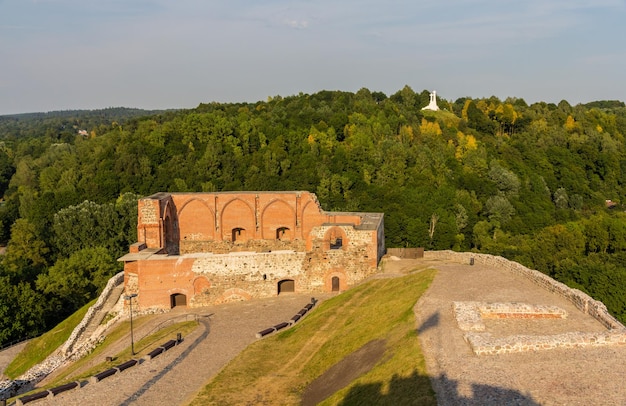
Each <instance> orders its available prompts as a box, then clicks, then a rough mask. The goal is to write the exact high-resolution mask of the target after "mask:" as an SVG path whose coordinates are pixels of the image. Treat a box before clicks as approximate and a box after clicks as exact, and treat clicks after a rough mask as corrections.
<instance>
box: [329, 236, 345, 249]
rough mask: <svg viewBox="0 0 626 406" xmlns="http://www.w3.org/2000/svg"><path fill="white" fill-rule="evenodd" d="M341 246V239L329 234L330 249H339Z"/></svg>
mask: <svg viewBox="0 0 626 406" xmlns="http://www.w3.org/2000/svg"><path fill="white" fill-rule="evenodd" d="M342 246H343V239H342V238H341V237H334V236H331V239H330V249H331V250H340V249H341V247H342Z"/></svg>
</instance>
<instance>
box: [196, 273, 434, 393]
mask: <svg viewBox="0 0 626 406" xmlns="http://www.w3.org/2000/svg"><path fill="white" fill-rule="evenodd" d="M435 272H436V271H434V270H424V271H422V272H419V273H413V274H410V275H408V276H405V277H402V278H395V279H379V280H373V281H370V282H368V283H366V284H363V285H360V286H358V287H355V288H353V289H351V290H348V291H347V292H345V293H343V294H341V295H339V296H336V297H334V298H332V299H330V300H327V301H325V302H324V303H322V304H321V305H320V306H319V308H317V309H315V311H313V312H312V313H311V314H309V315H308V316H307V317H306V318H305V319H304V320H302V322H300V323H298V324H296V325H295V326H294V327H292V328H291V329H289V330H287V331H285V332H282V333H279V334H277V335H274V336H270V337H267V338H265V339H263V340H260V341H257V342H256V343H254V344H253V345H251V346H249V347H248V348H247V349H246V350H245V351H244V352H242V353H241V354H240V355H239V356H238V357H237V358H235V359H234V360H233V361H232V362H231V363H230V364H229V365H227V366H226V368H224V369H223V370H222V372H221V373H220V374H219V375H218V376H217V377H216V378H215V379H213V380H212V381H211V382H209V383H208V384H207V386H206V387H205V388H204V389H203V390H202V391H201V392H200V393H199V394H198V396H197V397H196V399H195V400H194V401H193V402H192V403H191V404H192V405H211V404H220V405H227V404H233V405H234V404H299V403H300V402H301V401H302V395H303V393H304V391H305V389H306V388H307V386H308V385H309V384H310V383H311V382H313V381H314V380H315V379H317V378H318V377H320V376H322V375H323V374H324V373H325V372H326V371H328V370H329V369H330V368H331V367H333V366H334V365H336V364H337V363H339V362H340V361H341V360H343V359H344V358H345V357H347V356H348V355H350V354H352V353H354V352H355V351H356V350H358V349H360V348H361V347H363V346H364V345H365V344H367V343H369V342H371V341H373V340H384V342H385V353H384V354H383V356H382V357H381V358H380V359H379V360H376V361H374V365H371V369H369V371H368V372H365V373H364V374H362V375H361V376H359V377H357V378H356V379H355V380H353V381H352V382H350V383H349V384H348V385H347V386H345V387H343V388H336V389H337V390H336V392H335V393H334V394H333V395H332V396H331V397H330V398H328V399H326V400H324V401H323V402H322V404H328V405H331V404H332V405H334V404H339V403H341V404H363V403H364V402H365V403H367V404H377V405H378V404H383V405H384V404H390V405H391V404H393V405H403V404H419V405H435V404H436V400H435V397H434V392H433V390H432V387H431V385H430V380H429V378H428V375H427V374H426V366H425V361H424V357H423V355H422V352H421V349H420V345H419V340H418V338H417V333H416V325H415V316H414V314H413V306H414V305H415V303H416V301H417V300H418V299H419V297H420V296H421V295H422V293H423V292H424V291H425V290H426V289H427V287H428V286H429V285H430V282H431V281H432V279H433V277H434V275H435Z"/></svg>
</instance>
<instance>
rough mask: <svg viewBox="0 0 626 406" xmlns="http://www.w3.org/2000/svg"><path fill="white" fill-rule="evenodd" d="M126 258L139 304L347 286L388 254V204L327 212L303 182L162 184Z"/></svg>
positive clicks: (128, 280) (148, 202) (141, 211)
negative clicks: (273, 185)
mask: <svg viewBox="0 0 626 406" xmlns="http://www.w3.org/2000/svg"><path fill="white" fill-rule="evenodd" d="M137 236H138V242H137V243H135V244H133V245H132V246H131V247H130V252H129V253H128V254H126V255H125V256H123V257H122V258H120V259H119V260H120V261H123V262H124V283H125V288H126V294H133V293H136V294H137V297H136V299H135V301H134V302H133V303H134V304H136V305H137V306H138V307H139V308H140V309H142V310H147V309H150V308H158V309H170V308H172V307H175V306H181V305H186V306H190V307H199V306H205V305H209V304H219V303H224V302H228V301H235V300H247V299H250V298H255V297H269V296H275V295H278V294H280V293H286V292H300V293H304V292H310V293H315V292H333V291H337V292H339V291H343V290H346V289H348V288H349V287H351V286H353V285H355V284H357V283H358V282H360V281H362V280H363V279H364V278H366V277H368V276H369V275H371V274H372V273H374V272H375V271H376V269H377V266H378V263H379V261H380V259H381V257H382V256H383V255H384V253H385V243H384V241H385V239H384V222H383V214H382V213H353V212H327V211H324V210H323V209H322V208H321V206H320V204H319V202H318V201H317V197H316V196H315V194H313V193H309V192H305V191H293V192H220V193H163V192H161V193H156V194H154V195H152V196H148V197H146V198H143V199H140V200H139V201H138V221H137Z"/></svg>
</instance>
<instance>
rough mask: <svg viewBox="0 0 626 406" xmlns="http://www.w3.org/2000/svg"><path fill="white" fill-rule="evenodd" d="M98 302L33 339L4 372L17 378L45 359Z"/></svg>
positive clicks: (84, 307) (12, 377)
mask: <svg viewBox="0 0 626 406" xmlns="http://www.w3.org/2000/svg"><path fill="white" fill-rule="evenodd" d="M95 302H96V299H94V300H92V301H91V302H89V303H87V304H86V305H85V306H83V307H81V308H80V309H79V310H77V311H76V312H75V313H74V314H72V315H71V316H70V317H68V318H67V319H65V320H64V321H62V322H61V323H59V324H58V325H57V326H56V327H55V328H53V329H52V330H50V331H48V332H47V333H45V334H43V335H42V336H40V337H37V338H34V339H32V340H31V341H30V342H29V343H28V344H26V346H25V347H24V348H23V349H22V351H21V352H20V353H19V354H18V355H17V357H15V359H14V360H13V361H12V362H11V363H10V364H9V366H8V367H7V368H6V370H5V371H4V373H5V374H6V376H8V377H9V378H11V379H15V378H17V377H18V376H20V375H22V374H23V373H25V372H26V371H28V370H29V369H30V368H32V367H33V366H35V365H37V364H39V363H40V362H42V361H43V360H45V359H46V358H47V357H48V356H49V355H50V354H52V353H53V352H54V350H56V349H57V348H59V347H60V346H61V345H63V343H65V341H67V339H68V338H69V336H70V334H72V331H74V328H75V327H76V326H77V325H78V324H79V323H80V322H81V321H82V320H83V317H85V314H86V313H87V310H89V307H91V306H92V305H93V304H94V303H95Z"/></svg>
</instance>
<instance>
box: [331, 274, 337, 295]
mask: <svg viewBox="0 0 626 406" xmlns="http://www.w3.org/2000/svg"><path fill="white" fill-rule="evenodd" d="M330 281H331V285H332V291H333V292H339V277H338V276H333V277H332V278H331V280H330Z"/></svg>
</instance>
